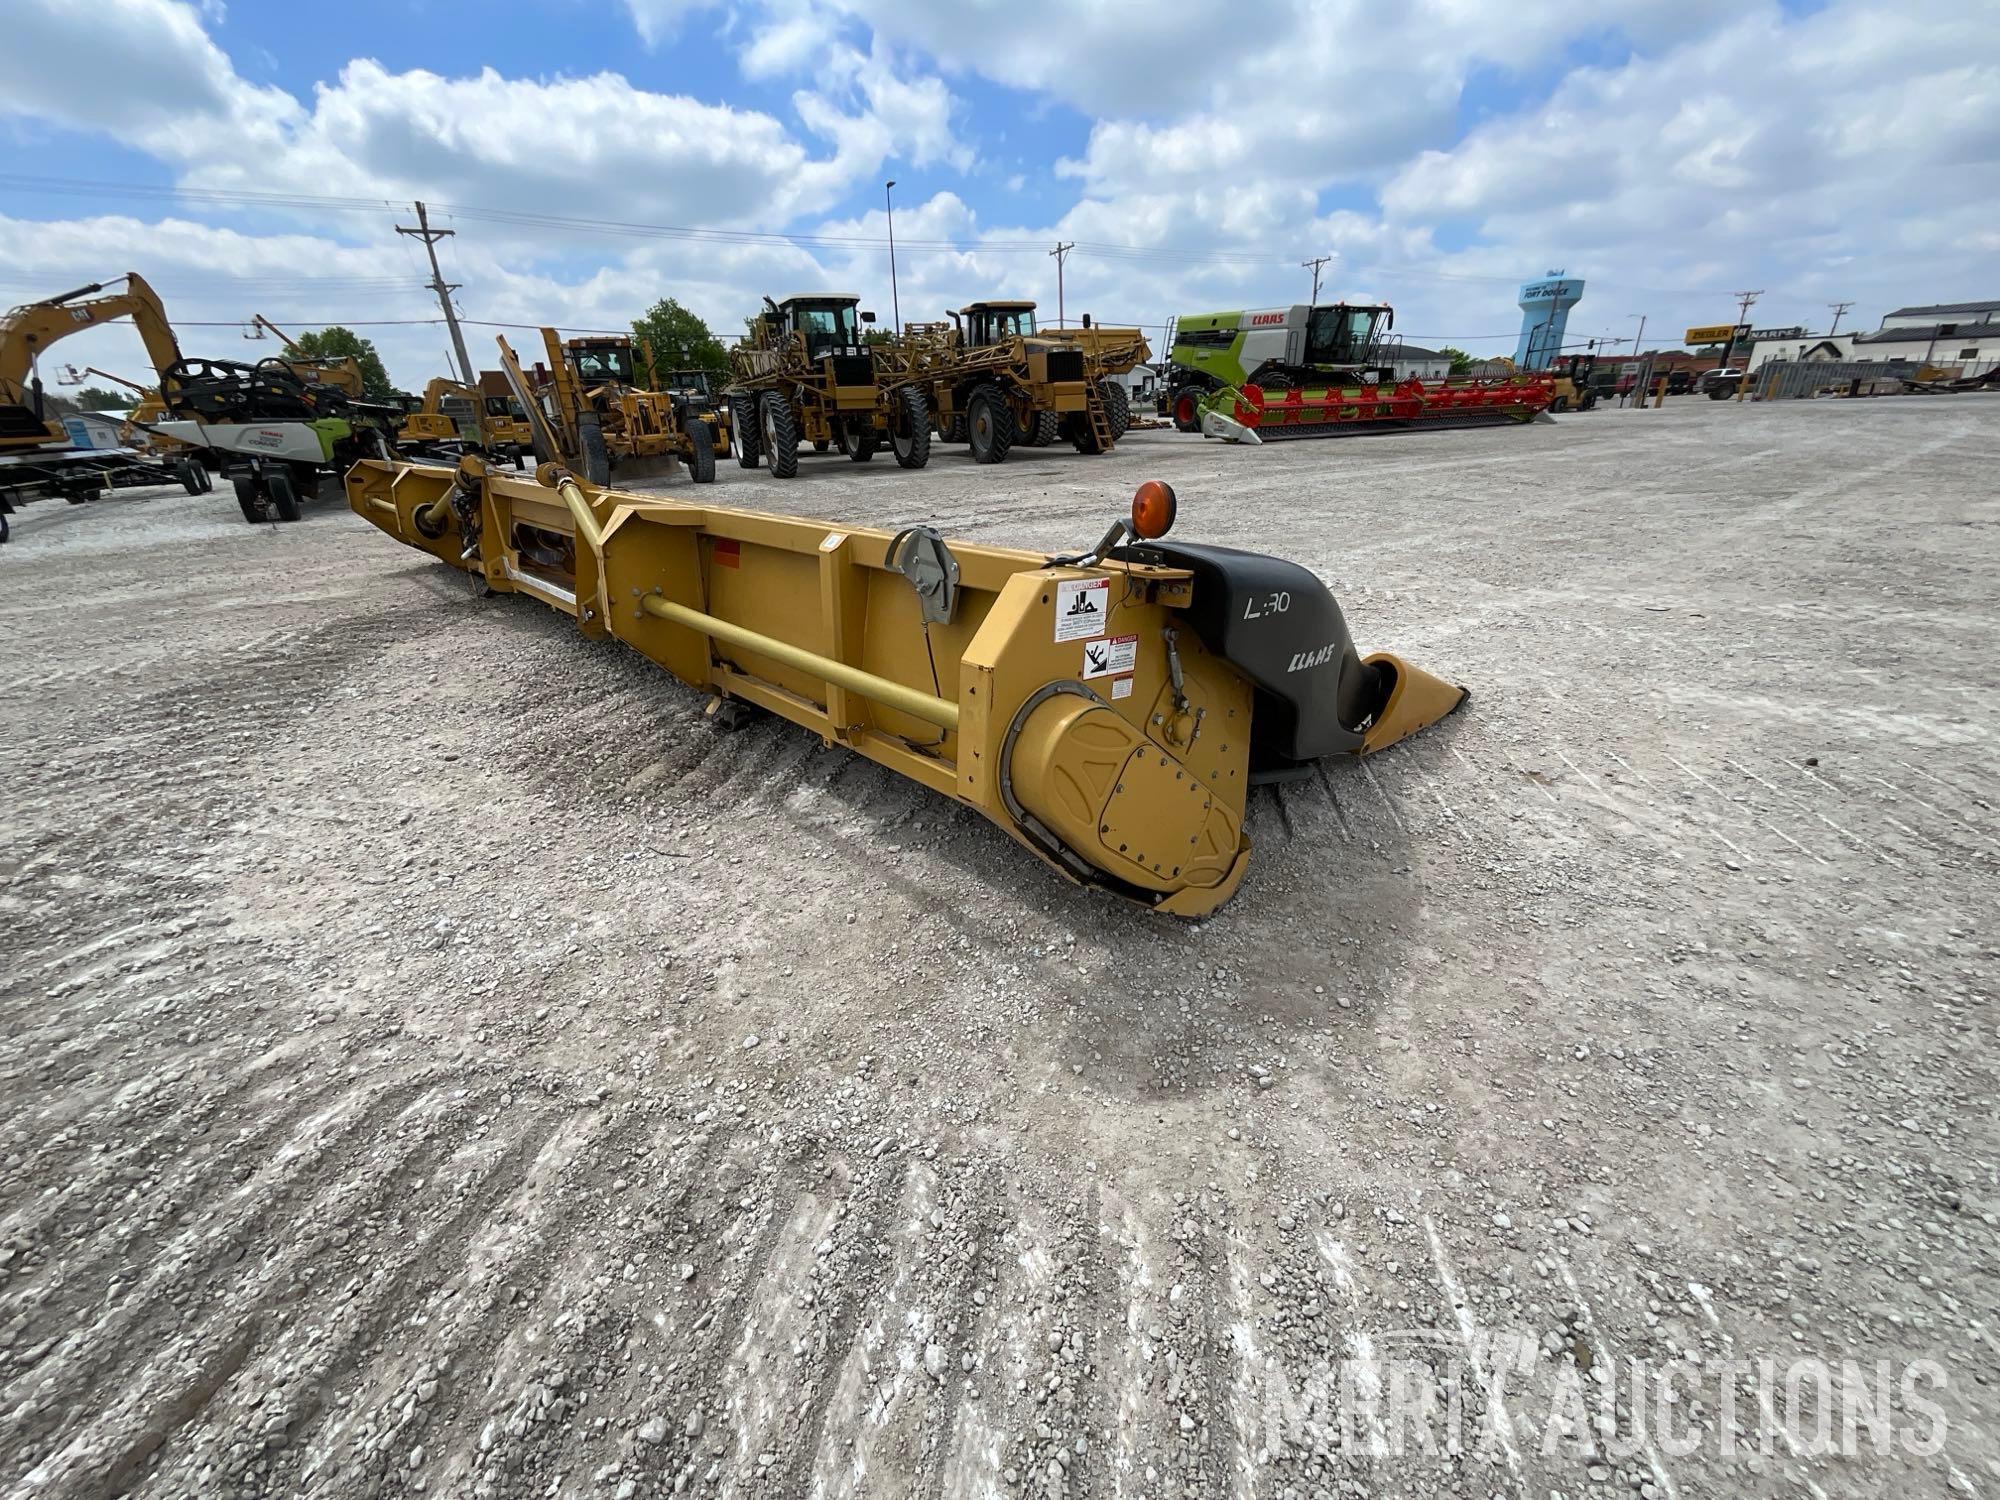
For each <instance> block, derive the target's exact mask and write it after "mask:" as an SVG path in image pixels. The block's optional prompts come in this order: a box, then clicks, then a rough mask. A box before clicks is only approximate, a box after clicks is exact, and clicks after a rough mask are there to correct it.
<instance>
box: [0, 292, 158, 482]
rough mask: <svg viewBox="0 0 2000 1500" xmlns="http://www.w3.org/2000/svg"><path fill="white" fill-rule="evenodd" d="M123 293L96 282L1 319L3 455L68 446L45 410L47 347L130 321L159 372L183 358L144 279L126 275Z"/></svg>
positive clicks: (0, 432) (0, 435) (25, 306)
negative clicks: (42, 376)
mask: <svg viewBox="0 0 2000 1500" xmlns="http://www.w3.org/2000/svg"><path fill="white" fill-rule="evenodd" d="M122 279H123V280H124V282H125V289H124V290H123V291H122V292H115V293H113V294H112V295H110V296H108V297H100V296H98V295H97V294H98V293H99V292H102V291H103V290H104V288H105V283H103V282H92V283H91V284H90V285H88V286H80V287H77V288H75V289H74V290H72V291H67V292H64V293H63V294H62V295H61V296H58V297H47V298H44V299H43V300H41V301H39V302H28V303H24V304H22V305H21V306H20V307H17V308H15V309H13V310H12V311H11V312H9V313H8V314H7V315H6V317H5V318H4V319H0V451H6V450H10V449H20V448H28V447H41V446H47V445H49V444H53V443H62V442H66V441H67V438H66V436H65V434H64V433H63V430H62V428H61V427H60V426H56V425H53V424H51V423H49V422H48V420H47V418H46V416H45V414H44V413H43V411H42V401H41V382H40V381H39V380H38V379H37V378H36V376H35V366H36V362H37V361H38V360H40V359H41V357H42V355H43V353H44V352H45V351H46V350H47V349H48V347H49V346H50V345H51V344H53V343H55V342H57V341H58V340H60V339H65V338H68V337H69V336H70V335H71V334H73V333H81V332H82V331H83V330H84V329H86V328H95V327H99V326H100V325H102V324H105V323H112V322H116V321H117V320H118V319H120V318H130V319H131V320H132V322H133V324H134V325H135V326H136V327H137V328H138V330H139V338H140V341H141V342H142V343H144V344H145V346H146V357H147V358H148V359H149V360H151V361H152V365H153V368H154V370H155V371H158V372H165V371H166V370H167V369H169V368H170V367H171V366H172V365H173V364H174V363H175V362H176V361H178V360H179V359H180V357H181V351H180V344H179V343H178V341H177V340H176V339H175V338H174V330H173V327H172V325H170V324H169V323H168V322H167V311H166V309H165V308H164V307H163V306H161V304H160V299H159V296H158V294H157V293H155V292H154V291H153V289H152V287H150V286H148V285H147V284H146V280H145V278H144V277H142V276H140V275H139V273H138V272H136V271H128V272H126V273H125V275H124V277H123V278H122Z"/></svg>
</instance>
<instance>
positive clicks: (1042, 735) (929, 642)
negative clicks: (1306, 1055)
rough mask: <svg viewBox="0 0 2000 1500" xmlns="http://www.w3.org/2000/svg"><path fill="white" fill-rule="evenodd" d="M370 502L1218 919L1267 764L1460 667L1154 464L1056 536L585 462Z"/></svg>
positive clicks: (1416, 709)
mask: <svg viewBox="0 0 2000 1500" xmlns="http://www.w3.org/2000/svg"><path fill="white" fill-rule="evenodd" d="M347 497H348V503H349V505H350V506H351V507H352V508H353V510H354V511H355V513H356V514H357V515H359V516H361V517H362V518H363V519H365V520H367V521H369V522H371V523H373V524H374V525H375V526H376V527H378V528H379V529H381V530H382V531H383V532H385V533H387V534H388V535H390V536H392V537H395V538H396V539H397V540H398V541H401V542H403V543H405V544H406V545H408V546H411V547H414V548H417V549H418V550H419V551H423V552H428V553H429V554H431V556H433V557H435V558H437V559H438V560H439V561H440V562H442V563H444V564H446V565H447V566H451V567H457V568H463V569H465V570H467V571H468V572H470V573H472V574H474V575H475V576H477V577H479V578H480V579H482V580H483V581H484V583H485V584H486V586H487V587H488V588H490V589H492V590H493V591H495V592H498V593H513V594H523V595H526V596H527V597H529V598H531V599H535V600H537V601H539V602H540V603H542V604H545V605H547V606H549V607H550V608H552V609H554V610H556V611H558V612H560V613H561V614H564V615H567V616H569V617H570V618H572V619H574V620H575V621H576V623H577V626H578V628H579V629H580V630H582V632H583V633H584V634H585V635H587V636H590V637H593V638H599V639H601V638H604V637H615V638H616V639H618V640H621V641H624V642H625V643H626V644H628V645H629V646H631V647H632V648H633V649H634V650H636V651H638V652H640V653H641V654H642V655H644V656H646V657H648V658H650V659H651V660H652V661H654V662H656V663H657V664H659V665H660V666H662V667H664V668H665V669H666V670H667V671H668V672H670V673H672V674H673V675H674V676H675V677H677V678H679V679H680V680H681V681H682V682H684V683H686V684H687V685H688V686H690V687H692V688H694V689H696V690H698V691H701V692H706V693H709V694H711V695H713V699H712V701H713V702H715V703H717V704H723V703H729V702H733V703H734V704H735V705H737V706H741V705H752V706H754V707H756V708H761V709H765V710H768V711H769V712H771V713H773V714H776V715H778V716H780V717H782V718H785V719H789V720H791V721H792V722H793V723H796V724H799V725H802V726H804V727H805V728H806V729H808V730H810V731H812V732H813V733H816V734H818V735H819V736H820V737H821V739H822V740H823V741H825V743H827V744H828V745H836V744H837V745H842V746H845V747H847V748H849V749H851V750H853V751H854V752H855V753H857V754H859V755H863V756H866V757H867V758H868V759H870V760H872V761H875V762H877V763H878V764H880V765H883V766H885V767H888V768H889V769H890V770H893V771H895V772H897V773H898V774H899V775H903V776H907V777H909V778H910V779H911V780H913V781H917V782H921V783H922V784H923V785H925V786H927V787H929V788H931V789H932V790H933V791H935V792H937V793H939V794H940V795H942V796H946V797H951V798H954V799H956V800H957V801H960V802H962V803H964V804H966V805H967V806H968V807H970V808H972V809H974V810H975V811H977V812H979V813H980V814H981V815H983V816H984V817H986V818H988V819H990V820H991V821H992V822H993V823H995V824H996V825H998V826H999V827H1000V829H1002V830H1003V831H1004V832H1005V833H1006V834H1007V835H1008V836H1009V837H1011V838H1013V839H1014V840H1016V841H1017V842H1018V843H1019V844H1021V845H1022V846H1023V847H1024V848H1026V849H1027V850H1028V851H1029V852H1031V853H1032V854H1033V855H1035V856H1036V857H1037V858H1039V859H1041V860H1042V861H1044V862H1045V863H1046V864H1048V865H1049V866H1051V867H1052V868H1053V869H1055V870H1056V871H1057V872H1059V873H1060V874H1062V875H1063V876H1065V877H1067V878H1068V879H1070V880H1073V881H1075V882H1077V883H1079V884H1081V885H1084V886H1089V887H1093V888H1096V889H1101V890H1104V891H1108V892H1111V893H1114V894H1116V895H1119V896H1122V897H1125V898H1127V899H1129V900H1132V901H1134V902H1137V903H1139V904H1140V905H1142V906H1145V907H1147V908H1150V909H1152V910H1156V911H1162V912H1168V913H1172V914H1174V915H1176V916H1182V917H1199V916H1202V915H1204V914H1206V913H1208V912H1211V911H1214V910H1215V909H1216V908H1217V907H1219V906H1221V905H1222V904H1223V903H1224V902H1225V901H1227V900H1228V899H1229V898H1230V896H1231V895H1232V894H1234V892H1235V891H1236V889H1237V887H1238V886H1239V885H1240V884H1241V883H1242V881H1243V878H1244V875H1245V873H1246V871H1247V870H1248V868H1249V861H1250V840H1249V838H1248V837H1247V836H1246V835H1245V832H1244V814H1245V807H1246V799H1247V797H1248V795H1249V789H1250V787H1251V786H1252V785H1253V784H1254V783H1256V782H1258V781H1259V780H1260V779H1265V778H1270V779H1280V778H1286V777H1289V776H1294V775H1298V774H1301V773H1306V774H1309V773H1310V767H1311V765H1312V764H1313V763H1314V762H1316V761H1319V760H1321V759H1323V758H1327V757H1333V756H1338V755H1366V754H1369V753H1371V752H1374V751H1377V750H1381V749H1383V748H1385V747H1387V746H1389V745H1392V744H1394V743H1395V742H1396V741H1398V740H1400V739H1402V738H1403V737H1404V736H1405V735H1408V734H1411V733H1413V732H1415V731H1416V730H1418V729H1421V728H1423V727H1424V726H1426V725H1428V724H1431V723H1433V722H1435V721H1436V720H1438V719H1440V718H1442V717H1444V716H1445V715H1446V714H1448V713H1450V712H1452V711H1453V710H1454V709H1456V708H1457V707H1458V706H1459V704H1460V703H1461V702H1462V701H1463V700H1464V698H1465V696H1466V695H1465V691H1464V690H1463V689H1462V688H1458V687H1455V686H1452V685H1451V684H1449V683H1446V682H1443V681H1441V680H1439V679H1438V678H1435V677H1433V676H1431V675H1429V674H1428V673H1426V672H1423V671H1420V670H1418V669H1417V668H1415V667H1412V666H1410V665H1409V664H1407V663H1406V662H1404V661H1402V660H1400V659H1399V658H1397V657H1395V656H1391V655H1388V654H1386V653H1384V654H1378V655H1375V656H1370V657H1367V658H1366V659H1364V658H1362V657H1361V656H1360V655H1359V654H1358V653H1357V652H1356V651H1355V649H1354V646H1353V643H1352V642H1351V640H1350V639H1349V637H1348V632H1347V626H1346V623H1345V621H1344V620H1343V619H1342V617H1341V612H1340V608H1339V606H1338V605H1337V604H1336V603H1335V602H1334V598H1333V595H1332V594H1331V593H1330V592H1329V591H1328V590H1327V588H1326V586H1325V585H1324V584H1323V583H1321V582H1320V580H1319V579H1318V578H1317V577H1315V576H1314V575H1313V574H1312V573H1310V572H1308V571H1307V570H1306V569H1304V568H1302V567H1300V566H1298V565H1297V564H1295V563H1290V562H1286V561H1283V560H1281V559H1279V558H1275V557H1266V556H1262V555H1260V554H1256V553H1250V552H1239V551H1236V550H1234V549H1231V548H1228V547H1217V546H1209V545H1203V544H1197V543H1176V542H1173V541H1169V540H1167V533H1168V531H1169V528H1170V527H1171V526H1172V524H1173V520H1174V513H1175V509H1176V501H1175V497H1174V493H1173V491H1172V490H1171V489H1170V488H1168V487H1167V486H1166V485H1165V484H1162V483H1160V482H1159V481H1157V480H1149V481H1147V482H1146V483H1144V484H1142V485H1140V486H1139V488H1138V492H1137V493H1136V494H1135V495H1134V497H1133V502H1132V509H1131V515H1130V519H1129V520H1128V519H1126V518H1124V517H1120V518H1119V519H1118V520H1116V521H1115V522H1113V523H1112V525H1111V526H1110V528H1109V529H1108V530H1107V531H1106V532H1105V534H1104V535H1103V536H1102V537H1101V538H1100V539H1099V540H1098V541H1096V542H1095V543H1094V544H1091V545H1089V546H1087V547H1085V548H1084V549H1083V550H1081V551H1079V552H1076V553H1072V554H1069V555H1065V556H1057V557H1046V556H1043V555H1042V554H1040V553H1035V552H1018V551H1011V550H1008V549H1005V548H1000V547H992V546H986V545H983V544H976V543H970V542H959V541H947V540H946V539H945V538H944V537H943V536H941V535H939V534H938V532H937V531H935V530H933V529H932V528H930V527H927V526H909V527H905V528H904V529H902V530H901V531H897V532H893V533H892V532H889V531H885V530H879V529H875V528H871V527H861V526H848V525H844V524H842V523H839V522H830V521H827V520H824V519H820V518H815V517H806V516H783V515H772V514H767V513H763V512H757V511H748V510H737V509H731V508H728V507H724V506H716V505H704V504H700V503H697V502H695V501H693V500H689V499H672V498H667V497H664V496H659V495H643V494H634V493H629V492H621V491H618V490H612V489H597V488H594V487H590V486H587V485H585V484H581V483H579V482H578V481H577V479H576V477H575V476H574V475H573V474H571V473H570V472H569V471H568V470H567V469H565V468H563V467H562V466H560V465H557V464H553V463H550V464H543V465H539V466H537V468H536V470H535V473H534V476H533V477H532V478H529V477H527V476H521V475H515V474H511V473H502V472H500V471H498V470H496V469H494V468H492V467H490V466H489V465H488V464H487V463H486V462H484V461H483V460H481V459H480V458H479V457H477V456H476V455H468V456H467V457H465V458H463V459H461V460H460V462H459V464H458V465H457V467H456V468H452V467H448V466H445V465H430V464H413V463H408V462H376V461H363V462H361V463H358V464H356V465H355V466H354V468H353V469H352V470H351V471H350V472H349V474H348V476H347Z"/></svg>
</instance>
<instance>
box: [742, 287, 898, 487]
mask: <svg viewBox="0 0 2000 1500" xmlns="http://www.w3.org/2000/svg"><path fill="white" fill-rule="evenodd" d="M860 302H861V299H860V298H859V297H857V296H854V295H853V294H852V293H847V292H819V293H815V294H813V295H810V296H795V297H787V298H785V299H784V301H782V302H773V301H772V300H771V299H770V298H769V297H766V298H765V299H764V308H765V310H764V312H763V313H762V314H761V315H760V316H759V317H757V318H756V319H754V320H753V321H752V324H751V328H750V333H749V335H748V336H747V337H746V338H745V339H744V341H743V342H742V343H740V344H738V345H737V346H736V347H735V348H734V349H731V350H730V351H729V370H730V381H729V388H728V390H727V391H726V392H724V394H725V395H726V396H727V397H728V399H729V409H730V415H731V420H732V422H733V424H734V426H735V428H736V461H737V462H738V463H740V464H741V465H742V466H743V467H744V468H746V469H754V468H756V467H757V464H758V461H759V460H760V459H761V460H764V461H765V463H766V466H767V468H768V470H769V472H770V475H771V477H772V478H773V479H791V478H794V477H796V476H797V474H798V472H799V444H800V443H802V442H804V443H810V444H811V445H812V447H813V449H814V450H815V451H816V452H821V453H824V452H825V451H826V450H827V449H828V448H836V449H838V450H839V451H840V452H841V453H843V454H845V455H846V456H847V457H848V458H850V459H852V460H853V461H854V462H856V463H866V462H867V461H868V460H869V459H871V458H873V457H874V456H875V452H876V450H877V449H878V448H880V447H881V446H882V445H883V444H884V443H885V442H886V443H887V444H888V445H889V448H890V450H891V451H892V452H894V454H895V455H896V462H897V463H898V464H899V465H901V466H902V467H903V468H905V469H921V468H922V467H923V466H924V465H925V464H927V463H929V462H930V456H931V430H930V429H931V417H930V408H929V406H928V405H927V403H926V402H925V400H924V392H923V388H922V386H921V385H920V384H918V383H917V382H915V381H914V380H912V379H911V378H910V368H909V365H908V362H907V360H906V359H905V358H904V357H903V356H902V355H901V354H899V353H897V352H896V351H893V350H891V351H889V352H888V353H887V354H886V356H885V358H884V359H883V360H882V361H879V362H878V359H877V354H878V350H879V346H876V345H872V344H869V343H867V342H865V341H864V340H863V339H862V337H861V330H860V323H872V322H874V321H875V314H873V313H872V312H864V313H860V314H858V317H859V323H857V321H856V318H857V313H856V309H857V308H858V307H859V305H860Z"/></svg>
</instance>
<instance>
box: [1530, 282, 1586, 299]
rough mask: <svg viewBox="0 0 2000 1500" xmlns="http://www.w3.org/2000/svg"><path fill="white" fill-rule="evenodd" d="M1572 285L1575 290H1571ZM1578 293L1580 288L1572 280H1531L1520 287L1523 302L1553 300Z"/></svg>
mask: <svg viewBox="0 0 2000 1500" xmlns="http://www.w3.org/2000/svg"><path fill="white" fill-rule="evenodd" d="M1572 287H1577V291H1575V292H1572V291H1571V288H1572ZM1580 294H1581V288H1580V287H1578V284H1577V283H1576V282H1574V281H1531V282H1529V283H1528V284H1527V285H1525V286H1523V287H1522V288H1521V300H1522V301H1523V302H1554V301H1559V300H1561V299H1562V298H1564V297H1569V296H1578V295H1580Z"/></svg>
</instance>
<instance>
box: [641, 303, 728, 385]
mask: <svg viewBox="0 0 2000 1500" xmlns="http://www.w3.org/2000/svg"><path fill="white" fill-rule="evenodd" d="M632 342H633V343H635V344H643V345H645V346H646V347H647V348H648V349H650V350H651V351H652V354H653V368H654V369H655V370H657V371H658V372H659V375H658V376H657V377H656V378H657V379H661V380H664V379H665V378H666V375H667V372H668V371H669V370H707V371H708V372H709V373H710V374H712V375H722V374H726V373H727V372H728V369H729V355H728V354H727V352H725V351H724V349H723V347H722V341H721V340H720V339H718V338H717V337H716V336H715V335H714V334H712V333H710V332H709V331H708V325H707V324H706V323H704V322H702V320H701V319H700V318H698V317H696V316H695V315H694V314H693V313H691V312H689V311H688V310H687V309H686V308H685V307H682V306H681V305H680V303H678V302H676V301H675V300H674V299H673V298H672V297H662V298H661V299H660V300H659V301H658V302H655V303H654V304H653V305H652V306H651V307H650V308H648V309H647V310H646V313H645V316H643V317H641V318H639V319H638V320H637V321H636V322H634V323H633V324H632ZM644 360H645V356H644V355H643V354H642V355H641V356H640V362H641V363H642V364H643V363H644ZM645 373H646V372H645V371H643V370H642V371H641V372H640V374H641V377H642V378H643V377H644V376H645Z"/></svg>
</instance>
